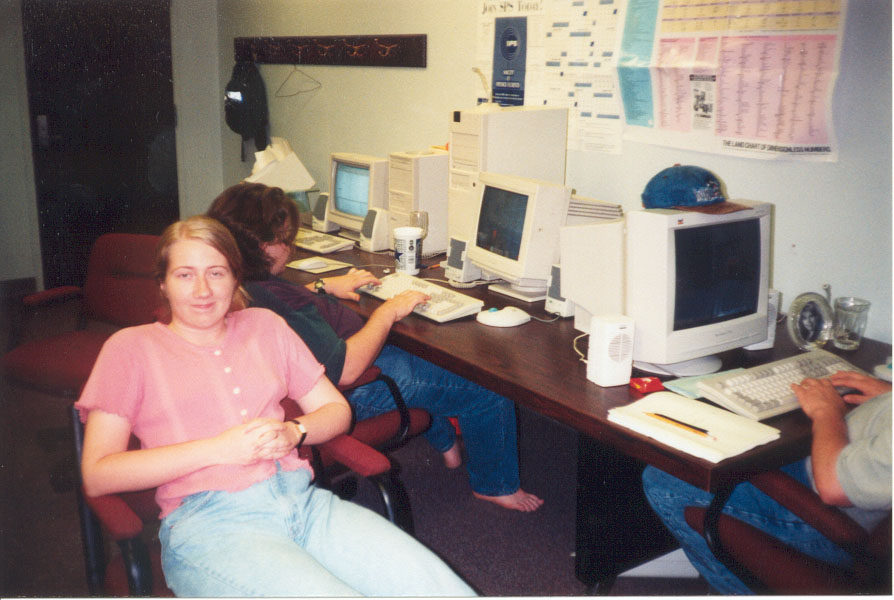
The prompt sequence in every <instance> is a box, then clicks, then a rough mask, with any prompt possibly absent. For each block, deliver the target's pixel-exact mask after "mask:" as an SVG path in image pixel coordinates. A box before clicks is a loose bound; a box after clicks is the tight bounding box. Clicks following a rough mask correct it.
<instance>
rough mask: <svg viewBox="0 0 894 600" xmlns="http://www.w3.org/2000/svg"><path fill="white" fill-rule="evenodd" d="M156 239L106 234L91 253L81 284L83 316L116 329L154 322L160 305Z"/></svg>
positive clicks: (126, 234) (141, 235) (98, 240)
mask: <svg viewBox="0 0 894 600" xmlns="http://www.w3.org/2000/svg"><path fill="white" fill-rule="evenodd" d="M158 239H159V238H158V236H155V235H144V234H135V233H107V234H105V235H102V236H100V237H99V238H98V239H97V240H96V242H95V243H94V245H93V249H92V250H91V252H90V260H89V263H88V265H87V280H86V282H85V283H84V301H85V314H86V316H87V317H88V318H90V319H95V320H98V321H104V322H107V323H111V324H113V325H117V326H119V327H129V326H131V325H142V324H145V323H151V322H152V321H153V320H154V314H153V312H154V311H155V310H156V309H157V308H158V307H159V306H161V304H162V299H161V293H160V292H159V289H158V283H156V281H155V275H154V269H155V246H156V245H157V244H158Z"/></svg>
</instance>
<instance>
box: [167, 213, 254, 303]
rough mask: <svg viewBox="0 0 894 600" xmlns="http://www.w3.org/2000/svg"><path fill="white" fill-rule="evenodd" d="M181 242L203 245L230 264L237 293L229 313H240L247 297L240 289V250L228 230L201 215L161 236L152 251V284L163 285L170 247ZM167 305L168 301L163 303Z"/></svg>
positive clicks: (177, 225) (185, 221)
mask: <svg viewBox="0 0 894 600" xmlns="http://www.w3.org/2000/svg"><path fill="white" fill-rule="evenodd" d="M182 240H197V241H200V242H203V243H205V244H207V245H209V246H211V247H212V248H214V249H215V250H217V251H218V252H220V253H221V254H223V256H224V258H226V259H227V263H229V267H230V272H231V273H232V274H233V278H234V279H235V280H236V291H235V292H234V293H233V301H232V303H231V304H230V310H231V311H234V310H241V309H243V308H245V307H246V306H248V303H249V297H248V294H247V293H246V291H245V290H244V289H243V288H242V273H243V266H242V255H241V254H240V253H239V246H238V245H237V244H236V240H235V239H233V234H231V233H230V230H229V229H227V228H226V227H224V226H223V225H221V223H220V222H218V221H216V220H214V219H212V218H210V217H206V216H204V215H196V216H194V217H190V218H188V219H186V220H183V221H177V222H176V223H172V224H171V225H169V226H168V227H167V229H165V230H164V233H162V234H161V239H160V240H159V241H158V246H156V248H155V280H156V281H157V282H158V283H159V284H161V283H163V282H164V280H165V277H167V274H168V267H169V266H170V261H171V247H172V246H173V245H174V244H175V243H176V242H179V241H182ZM165 301H166V302H167V299H165ZM169 308H170V307H169Z"/></svg>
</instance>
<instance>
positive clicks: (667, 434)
mask: <svg viewBox="0 0 894 600" xmlns="http://www.w3.org/2000/svg"><path fill="white" fill-rule="evenodd" d="M608 420H609V421H611V422H613V423H617V424H618V425H621V426H623V427H627V428H628V429H632V430H633V431H636V432H637V433H641V434H643V435H645V436H648V437H650V438H652V439H655V440H658V441H659V442H661V443H663V444H667V445H668V446H671V447H673V448H676V449H677V450H681V451H683V452H686V453H688V454H692V455H693V456H698V457H699V458H703V459H705V460H707V461H710V462H720V461H721V460H723V459H725V458H729V457H731V456H736V455H738V454H741V453H743V452H745V451H747V450H750V449H752V448H754V447H755V446H760V445H761V444H766V443H767V442H771V441H773V440H775V439H777V438H778V437H779V430H778V429H776V428H775V427H770V426H769V425H764V424H763V423H759V422H757V421H753V420H751V419H748V418H745V417H742V416H739V415H737V414H734V413H731V412H730V411H728V410H724V409H722V408H717V407H716V406H711V405H709V404H705V403H704V402H699V401H698V400H693V399H691V398H686V397H685V396H681V395H679V394H675V393H673V392H655V393H654V394H649V395H648V396H646V397H645V398H643V399H642V400H637V401H636V402H633V403H631V404H628V405H627V406H621V407H618V408H613V409H611V410H609V411H608Z"/></svg>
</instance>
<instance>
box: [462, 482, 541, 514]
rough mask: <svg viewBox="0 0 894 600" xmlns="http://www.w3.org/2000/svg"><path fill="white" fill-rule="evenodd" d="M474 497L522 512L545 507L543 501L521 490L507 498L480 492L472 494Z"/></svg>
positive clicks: (506, 496)
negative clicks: (485, 494)
mask: <svg viewBox="0 0 894 600" xmlns="http://www.w3.org/2000/svg"><path fill="white" fill-rule="evenodd" d="M472 495H473V496H475V497H476V498H479V499H481V500H486V501H488V502H493V503H494V504H496V505H497V506H502V507H503V508H508V509H510V510H520V511H522V512H534V511H535V510H537V509H538V508H540V507H541V506H543V500H541V499H540V498H538V497H537V496H535V495H534V494H531V493H528V492H526V491H525V490H523V489H521V488H519V489H518V491H516V492H515V493H514V494H507V495H505V496H484V495H482V494H479V493H478V492H472Z"/></svg>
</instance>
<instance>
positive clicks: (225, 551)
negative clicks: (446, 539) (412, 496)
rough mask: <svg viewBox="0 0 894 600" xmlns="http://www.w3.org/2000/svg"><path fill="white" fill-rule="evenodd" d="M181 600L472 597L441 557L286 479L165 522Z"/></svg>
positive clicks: (198, 501)
mask: <svg viewBox="0 0 894 600" xmlns="http://www.w3.org/2000/svg"><path fill="white" fill-rule="evenodd" d="M159 537H160V539H161V542H162V565H163V568H164V572H165V578H166V580H167V582H168V585H169V586H170V587H171V589H172V590H173V591H174V592H175V593H176V594H177V595H179V596H195V597H198V596H203V597H207V596H212V597H224V596H241V597H260V596H277V597H297V596H325V597H342V596H359V595H364V596H392V597H394V596H439V595H443V596H472V595H474V592H473V590H472V589H471V588H470V587H469V586H468V585H466V584H465V583H464V582H463V581H462V580H461V579H460V578H459V577H458V576H457V575H456V574H455V573H454V572H453V571H452V570H451V569H450V568H449V567H448V566H447V565H446V564H445V563H444V562H443V561H441V559H439V558H438V557H437V556H435V555H434V554H433V553H432V552H431V551H430V550H428V549H427V548H425V547H424V546H422V544H420V543H419V542H417V541H416V540H415V539H413V538H412V537H411V536H409V535H408V534H406V533H405V532H403V531H401V530H400V529H399V528H397V527H396V526H394V525H393V524H391V523H389V522H388V521H386V520H385V519H384V518H382V517H381V516H379V515H377V514H376V513H374V512H372V511H370V510H367V509H365V508H362V507H360V506H357V505H355V504H352V503H350V502H346V501H344V500H341V499H339V498H338V497H336V496H335V495H333V494H332V493H330V492H328V491H326V490H322V489H319V488H317V487H316V486H313V485H310V473H309V472H308V471H306V470H303V469H302V470H298V471H289V472H282V471H278V472H277V473H276V474H274V475H273V476H272V477H270V478H269V479H267V480H265V481H262V482H259V483H256V484H254V485H253V486H251V487H249V488H247V489H245V490H241V491H238V492H220V491H215V492H203V493H200V494H195V495H193V496H190V497H189V498H187V499H186V501H185V502H184V503H183V505H181V506H180V507H179V508H178V509H177V510H175V511H174V512H173V513H171V514H170V515H168V517H166V518H165V519H164V521H163V523H162V528H161V531H160V532H159Z"/></svg>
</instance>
